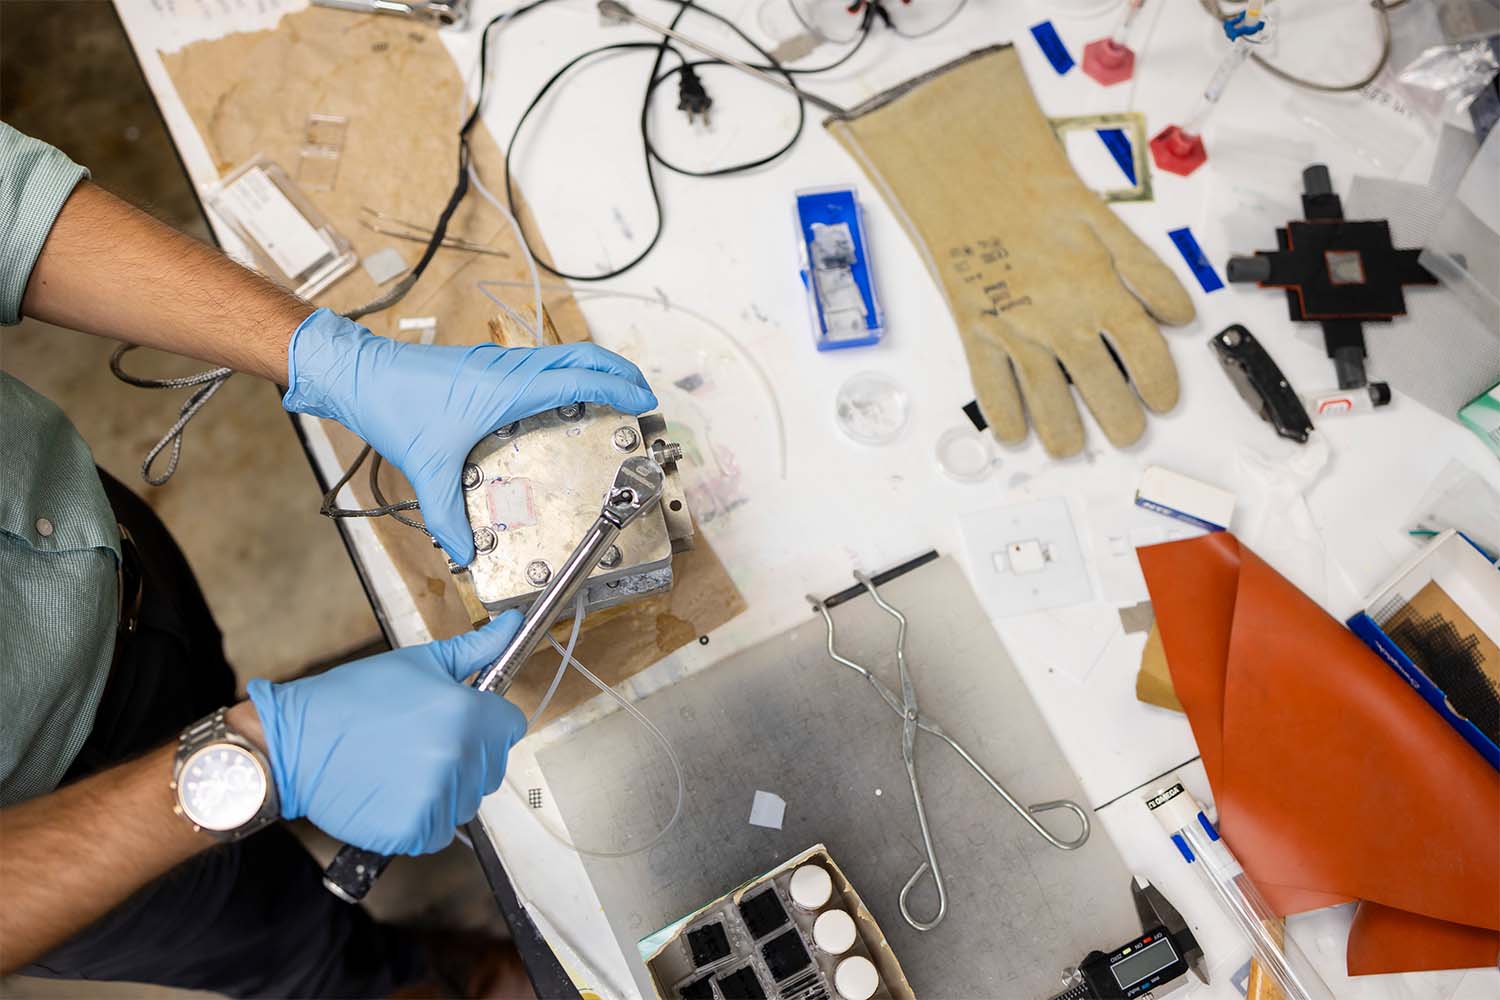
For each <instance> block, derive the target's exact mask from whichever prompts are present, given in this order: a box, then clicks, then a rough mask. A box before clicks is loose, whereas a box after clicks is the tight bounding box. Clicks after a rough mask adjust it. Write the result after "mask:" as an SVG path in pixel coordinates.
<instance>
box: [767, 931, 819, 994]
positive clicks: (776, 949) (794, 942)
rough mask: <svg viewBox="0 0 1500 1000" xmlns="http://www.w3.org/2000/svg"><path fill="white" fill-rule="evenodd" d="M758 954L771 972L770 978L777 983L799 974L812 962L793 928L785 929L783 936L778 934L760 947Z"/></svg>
mask: <svg viewBox="0 0 1500 1000" xmlns="http://www.w3.org/2000/svg"><path fill="white" fill-rule="evenodd" d="M760 953H761V956H762V957H764V958H765V960H766V966H767V967H768V968H769V969H770V970H771V978H772V979H774V980H776V981H777V982H778V983H779V982H781V981H782V980H783V979H785V978H786V977H788V976H790V975H792V974H793V973H795V972H801V971H802V970H803V969H805V968H807V967H808V965H809V964H810V963H811V962H812V959H811V958H809V957H808V954H807V948H805V947H804V946H803V944H802V939H801V938H800V937H798V936H797V928H795V927H789V928H787V930H786V932H785V933H784V934H778V935H776V936H775V937H773V938H772V939H771V940H769V941H767V942H766V943H765V944H763V945H761V946H760Z"/></svg>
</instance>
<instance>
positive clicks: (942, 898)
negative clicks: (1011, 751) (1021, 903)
mask: <svg viewBox="0 0 1500 1000" xmlns="http://www.w3.org/2000/svg"><path fill="white" fill-rule="evenodd" d="M854 578H855V579H856V580H858V581H859V583H860V585H861V586H863V587H864V588H865V591H866V592H867V593H869V595H870V597H871V598H872V599H873V600H874V601H875V604H876V606H877V607H879V608H880V610H881V611H883V612H885V613H886V614H888V615H890V616H891V617H892V618H895V619H896V622H897V626H898V628H897V632H896V670H897V676H898V677H899V678H900V684H901V698H900V699H899V700H897V698H896V695H895V693H894V692H893V691H891V689H890V688H889V687H887V686H886V685H885V684H883V683H882V682H881V681H880V679H879V678H877V677H876V676H875V675H874V674H873V673H872V672H871V671H870V670H868V669H867V668H865V667H863V666H861V665H860V664H858V663H856V662H855V661H853V660H851V659H849V658H847V657H845V656H842V655H841V654H840V653H839V652H838V650H837V648H835V643H834V638H835V636H834V632H835V629H834V624H833V616H832V615H830V614H829V613H828V608H827V607H825V606H824V604H823V602H822V601H820V600H818V598H816V597H813V596H811V595H809V596H808V598H807V600H808V603H810V604H811V605H812V607H813V610H814V611H816V612H818V613H819V614H820V615H822V616H823V622H824V624H825V625H826V626H827V628H828V645H827V648H828V655H829V656H830V657H831V658H832V659H833V660H834V661H835V662H836V663H840V664H842V665H843V666H846V667H848V668H849V669H851V670H853V671H855V672H856V673H858V674H860V675H861V676H862V677H864V679H865V680H867V681H869V682H870V686H871V687H873V688H874V689H875V691H876V693H877V694H879V695H880V697H881V699H882V700H884V701H885V703H886V704H887V705H889V706H890V708H891V711H893V712H895V713H896V714H897V715H899V716H901V759H902V761H903V763H905V765H906V777H907V780H908V782H909V783H910V785H911V797H912V804H913V805H914V806H915V807H916V811H917V827H918V829H920V830H921V833H922V850H923V852H924V853H925V854H926V855H927V859H926V860H925V861H923V862H922V863H921V865H919V866H918V867H917V870H916V871H915V872H913V873H912V876H911V878H909V879H907V880H906V884H905V885H903V886H902V887H901V892H900V894H899V896H898V903H899V906H900V909H901V916H902V918H903V919H905V920H906V922H907V923H908V924H910V925H911V926H912V927H913V928H915V929H916V930H919V931H930V930H932V929H933V928H935V927H937V925H938V924H940V923H942V922H943V918H944V917H945V916H947V913H948V889H947V886H946V884H945V883H944V881H943V873H942V869H941V868H939V867H938V859H937V851H936V849H935V848H934V847H933V840H932V830H931V827H930V826H929V825H928V822H927V809H926V806H925V805H924V804H923V802H922V789H921V786H920V785H919V784H918V782H917V760H916V740H917V730H919V729H920V730H922V731H924V732H928V733H931V734H932V735H934V736H936V737H937V738H938V739H940V740H942V741H943V742H944V743H947V744H948V746H950V747H952V748H953V751H954V752H955V753H957V754H958V755H959V757H961V758H963V761H964V763H966V764H968V765H969V766H970V767H972V768H973V769H974V770H975V772H977V773H978V774H979V776H980V777H981V778H983V779H984V780H985V783H986V784H988V785H989V786H990V788H992V789H993V790H994V791H995V793H996V794H998V795H999V796H1000V797H1001V798H1002V799H1004V800H1005V801H1006V803H1007V804H1008V805H1009V806H1010V807H1011V808H1012V809H1014V810H1015V811H1016V812H1017V813H1018V814H1020V816H1021V818H1022V819H1024V820H1026V822H1027V823H1028V824H1030V826H1031V828H1032V829H1033V830H1035V831H1036V832H1037V833H1038V834H1040V835H1041V836H1042V837H1043V838H1044V839H1045V840H1046V841H1047V842H1048V843H1049V844H1051V845H1052V846H1053V847H1056V848H1058V849H1059V850H1064V851H1073V850H1077V849H1078V848H1080V847H1082V846H1083V845H1084V844H1085V843H1086V842H1087V841H1088V839H1089V817H1088V813H1087V812H1085V811H1084V809H1083V808H1082V807H1080V806H1079V805H1078V804H1077V803H1075V802H1072V801H1069V800H1066V799H1059V800H1055V801H1051V802H1039V803H1037V804H1035V805H1031V806H1023V805H1021V803H1020V802H1018V801H1016V799H1015V797H1014V796H1012V795H1011V794H1010V792H1008V791H1006V790H1005V787H1004V786H1003V785H1001V784H1000V782H998V781H996V780H995V779H994V777H992V776H991V775H990V773H989V772H988V771H986V770H985V769H984V767H983V766H982V765H981V764H980V763H979V762H978V761H977V760H975V759H974V758H973V757H972V756H971V755H970V754H969V752H968V751H967V750H965V749H964V748H963V747H962V746H960V745H959V744H958V742H957V741H955V740H954V739H953V738H952V737H950V736H948V735H947V734H946V733H944V732H943V730H942V727H941V726H939V725H938V724H937V723H936V722H935V721H933V720H932V719H930V718H928V717H926V716H924V715H922V713H921V710H920V709H919V708H918V706H917V691H916V687H915V685H914V684H913V683H912V679H911V673H910V671H908V670H907V666H906V631H907V622H906V616H905V615H903V614H902V613H901V612H900V611H898V610H897V609H896V608H895V607H894V606H893V605H891V604H890V603H889V602H887V601H886V599H885V598H884V597H882V596H881V594H880V591H879V589H878V588H877V587H876V586H875V584H874V582H873V581H871V579H870V578H869V577H868V576H866V575H865V574H863V573H859V572H856V573H855V574H854ZM1053 809H1067V810H1069V811H1070V812H1072V813H1073V815H1074V816H1075V817H1077V819H1078V823H1079V827H1080V830H1079V834H1078V836H1077V837H1075V838H1074V839H1072V840H1062V839H1060V838H1059V837H1056V836H1054V835H1053V834H1052V832H1051V831H1050V830H1048V829H1047V828H1046V827H1044V826H1042V824H1040V823H1038V822H1037V821H1036V818H1035V816H1034V814H1035V813H1039V812H1047V811H1050V810H1053ZM929 873H931V875H932V882H933V887H934V889H935V890H936V892H937V902H938V905H937V911H936V912H935V913H934V914H933V915H932V919H930V920H922V919H919V918H918V917H916V916H914V915H913V914H912V912H911V910H910V908H909V906H908V903H907V897H909V896H910V895H911V892H912V890H913V889H914V888H916V886H917V883H918V882H920V881H921V879H922V877H923V876H924V875H927V874H929Z"/></svg>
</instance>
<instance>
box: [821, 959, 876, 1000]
mask: <svg viewBox="0 0 1500 1000" xmlns="http://www.w3.org/2000/svg"><path fill="white" fill-rule="evenodd" d="M833 988H834V989H836V990H838V991H839V996H841V997H843V998H844V1000H870V998H871V997H872V996H874V995H875V991H876V990H878V989H880V974H879V973H877V972H876V971H875V963H874V962H871V961H870V960H869V959H868V958H865V957H864V956H863V955H850V956H849V957H848V958H846V959H844V960H843V961H842V962H840V963H839V964H838V968H836V969H834V970H833Z"/></svg>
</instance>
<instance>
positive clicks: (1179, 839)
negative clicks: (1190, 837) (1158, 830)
mask: <svg viewBox="0 0 1500 1000" xmlns="http://www.w3.org/2000/svg"><path fill="white" fill-rule="evenodd" d="M1172 843H1174V844H1176V845H1177V849H1178V850H1179V851H1181V852H1182V856H1183V858H1185V859H1186V860H1187V863H1188V864H1192V863H1193V861H1194V860H1196V859H1195V858H1194V857H1193V851H1192V848H1190V847H1188V845H1187V840H1185V839H1184V838H1183V836H1182V834H1180V833H1174V834H1172Z"/></svg>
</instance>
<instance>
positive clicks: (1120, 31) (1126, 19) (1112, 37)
mask: <svg viewBox="0 0 1500 1000" xmlns="http://www.w3.org/2000/svg"><path fill="white" fill-rule="evenodd" d="M1145 2H1146V0H1125V9H1124V10H1123V11H1121V12H1120V21H1119V23H1118V24H1116V25H1115V30H1114V31H1112V32H1110V34H1109V42H1110V44H1111V45H1113V46H1114V47H1115V48H1117V49H1118V48H1123V47H1124V45H1125V39H1126V38H1128V37H1129V35H1130V25H1131V22H1133V21H1134V20H1135V16H1136V15H1137V14H1139V13H1140V12H1141V7H1142V5H1144V4H1145Z"/></svg>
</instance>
